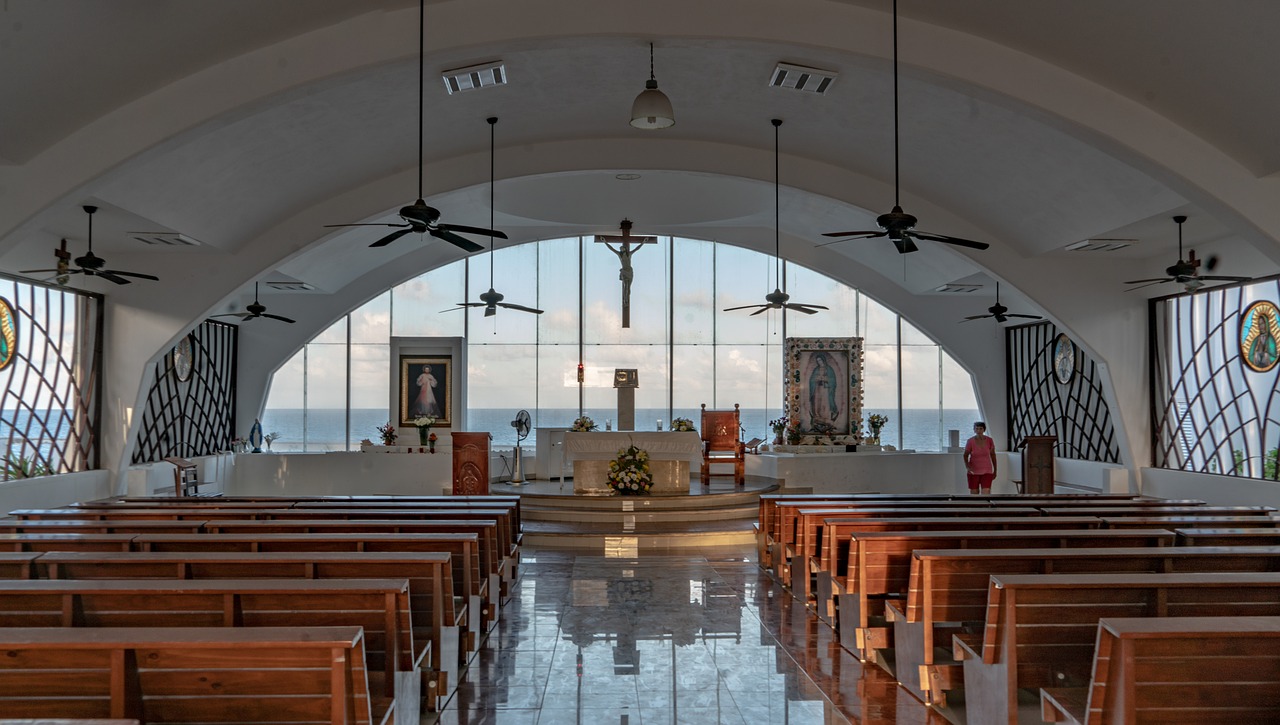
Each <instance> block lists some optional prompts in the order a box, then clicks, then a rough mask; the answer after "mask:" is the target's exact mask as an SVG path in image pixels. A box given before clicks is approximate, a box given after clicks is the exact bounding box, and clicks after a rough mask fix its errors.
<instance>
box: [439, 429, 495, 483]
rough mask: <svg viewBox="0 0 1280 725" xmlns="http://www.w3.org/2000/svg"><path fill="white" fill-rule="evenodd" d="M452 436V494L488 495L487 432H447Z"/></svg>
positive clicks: (488, 437)
mask: <svg viewBox="0 0 1280 725" xmlns="http://www.w3.org/2000/svg"><path fill="white" fill-rule="evenodd" d="M449 435H450V436H452V438H453V495H454V496H488V495H489V441H490V440H491V439H492V438H493V436H491V435H489V434H488V433H462V432H453V433H450V434H449Z"/></svg>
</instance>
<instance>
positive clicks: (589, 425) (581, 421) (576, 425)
mask: <svg viewBox="0 0 1280 725" xmlns="http://www.w3.org/2000/svg"><path fill="white" fill-rule="evenodd" d="M595 429H596V422H595V421H594V420H591V416H589V415H584V416H582V417H581V418H578V419H577V420H575V421H573V425H571V426H569V430H571V431H573V432H574V433H589V432H591V431H593V430H595Z"/></svg>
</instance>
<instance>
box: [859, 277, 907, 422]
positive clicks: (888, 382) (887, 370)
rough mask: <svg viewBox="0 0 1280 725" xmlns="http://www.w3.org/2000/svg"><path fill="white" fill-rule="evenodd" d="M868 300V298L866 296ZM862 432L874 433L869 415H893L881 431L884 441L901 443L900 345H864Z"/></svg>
mask: <svg viewBox="0 0 1280 725" xmlns="http://www.w3.org/2000/svg"><path fill="white" fill-rule="evenodd" d="M863 299H865V298H863ZM863 359H864V364H863V369H864V382H863V386H862V433H863V435H870V434H871V429H870V427H869V426H867V418H868V417H869V416H871V414H873V413H879V414H880V415H885V416H888V417H889V424H888V425H886V426H885V427H884V429H883V430H881V431H880V440H881V441H882V442H883V443H887V444H891V445H895V446H896V445H897V444H898V426H899V425H901V423H902V421H901V420H899V419H898V346H897V345H866V346H865V347H864V348H863Z"/></svg>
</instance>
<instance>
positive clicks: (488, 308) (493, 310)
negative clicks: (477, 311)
mask: <svg viewBox="0 0 1280 725" xmlns="http://www.w3.org/2000/svg"><path fill="white" fill-rule="evenodd" d="M496 314H498V308H497V307H495V306H493V305H485V308H484V316H485V317H493V316H494V315H496Z"/></svg>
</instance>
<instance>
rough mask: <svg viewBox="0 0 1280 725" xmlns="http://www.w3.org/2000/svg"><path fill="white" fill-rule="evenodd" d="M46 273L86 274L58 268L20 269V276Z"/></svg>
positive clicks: (80, 271) (78, 270)
mask: <svg viewBox="0 0 1280 725" xmlns="http://www.w3.org/2000/svg"><path fill="white" fill-rule="evenodd" d="M46 272H58V273H60V274H81V273H82V272H84V270H82V269H58V268H57V267H55V268H53V269H20V270H18V274H45V273H46Z"/></svg>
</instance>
